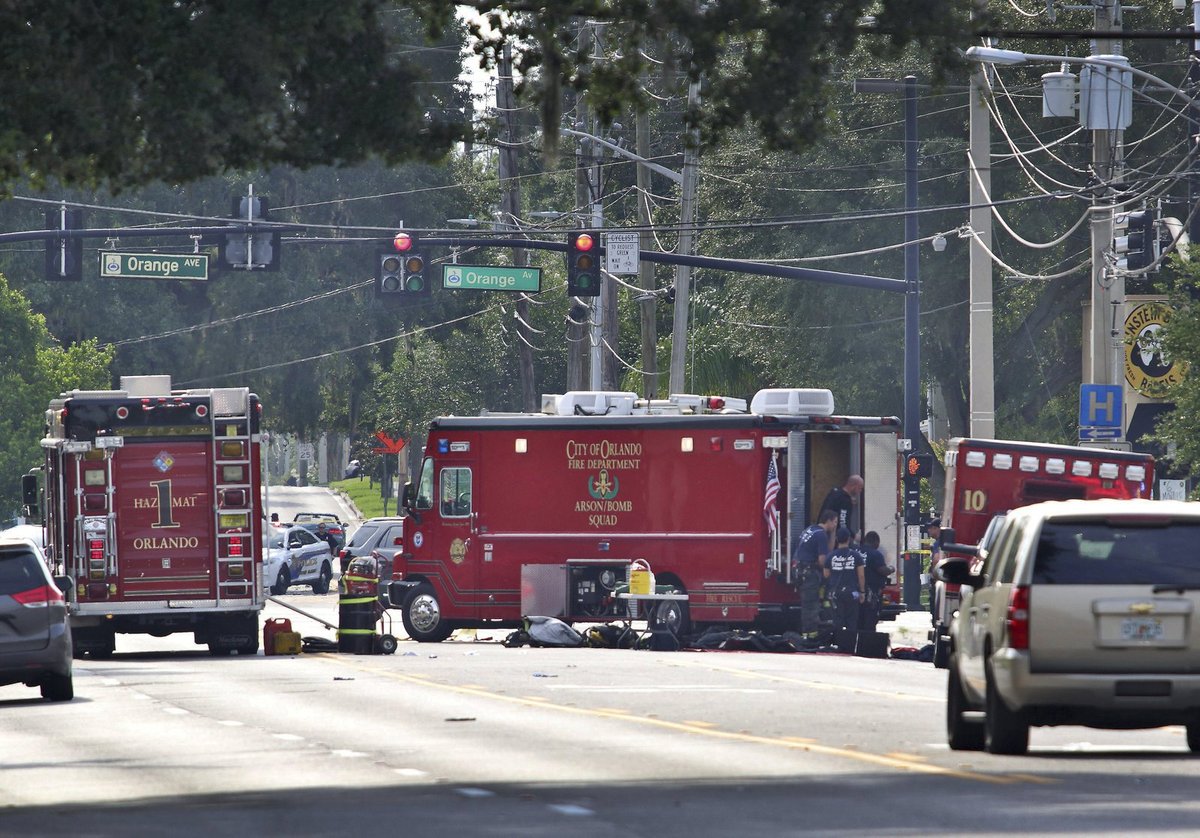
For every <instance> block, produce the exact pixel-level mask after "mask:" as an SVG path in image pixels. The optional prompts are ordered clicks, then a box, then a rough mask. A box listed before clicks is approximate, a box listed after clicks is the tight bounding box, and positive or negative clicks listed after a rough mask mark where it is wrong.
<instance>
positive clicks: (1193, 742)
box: [1187, 721, 1200, 754]
mask: <svg viewBox="0 0 1200 838" xmlns="http://www.w3.org/2000/svg"><path fill="white" fill-rule="evenodd" d="M1187 744H1188V750H1189V751H1191V752H1192V753H1193V754H1195V753H1200V721H1196V722H1189V723H1188V726H1187Z"/></svg>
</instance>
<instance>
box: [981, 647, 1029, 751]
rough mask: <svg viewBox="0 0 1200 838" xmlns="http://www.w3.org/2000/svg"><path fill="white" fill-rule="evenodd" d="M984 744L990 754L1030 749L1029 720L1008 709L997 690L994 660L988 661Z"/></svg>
mask: <svg viewBox="0 0 1200 838" xmlns="http://www.w3.org/2000/svg"><path fill="white" fill-rule="evenodd" d="M983 729H984V745H985V747H986V748H987V752H988V753H989V754H1014V755H1019V754H1023V753H1025V752H1026V751H1028V750H1029V722H1027V721H1026V720H1025V717H1024V716H1023V715H1022V714H1021V713H1019V712H1018V713H1014V712H1013V711H1012V710H1009V709H1008V705H1007V704H1005V703H1004V699H1002V698H1001V697H1000V693H999V692H997V690H996V679H995V677H994V675H993V673H992V662H991V661H990V660H989V661H988V663H987V707H986V709H985V710H984V720H983Z"/></svg>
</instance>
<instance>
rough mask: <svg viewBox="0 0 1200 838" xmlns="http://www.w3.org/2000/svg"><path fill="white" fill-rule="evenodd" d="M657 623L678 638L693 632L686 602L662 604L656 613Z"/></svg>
mask: <svg viewBox="0 0 1200 838" xmlns="http://www.w3.org/2000/svg"><path fill="white" fill-rule="evenodd" d="M655 622H657V623H658V624H659V625H661V626H664V627H666V628H667V629H669V630H670V632H671V634H673V635H675V636H676V637H683V636H684V635H686V634H687V633H688V632H690V631H691V630H692V621H691V619H690V617H689V614H688V604H687V603H686V602H670V601H668V602H663V603H660V604H659V606H658V609H657V612H656V613H655Z"/></svg>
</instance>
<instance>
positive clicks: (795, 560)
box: [791, 509, 838, 647]
mask: <svg viewBox="0 0 1200 838" xmlns="http://www.w3.org/2000/svg"><path fill="white" fill-rule="evenodd" d="M837 520H838V517H837V513H836V512H834V511H833V510H832V509H824V510H822V511H821V514H820V516H819V517H818V518H817V523H815V524H812V525H811V526H809V527H808V528H807V529H806V530H804V532H802V533H800V537H799V538H797V539H796V541H795V546H794V547H793V548H792V557H791V559H792V576H791V578H792V581H793V584H795V585H796V587H797V589H798V590H799V593H800V635H801V639H802V640H803V641H804V644H805V646H806V647H815V646H816V645H817V644H818V642H819V641H818V635H819V634H820V630H821V581H822V579H823V578H824V575H825V571H826V569H827V568H828V565H827V564H826V559H828V558H829V537H830V535H831V534H832V533H833V531H834V530H835V529H836V528H837Z"/></svg>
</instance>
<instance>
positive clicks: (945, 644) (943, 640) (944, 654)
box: [933, 628, 950, 669]
mask: <svg viewBox="0 0 1200 838" xmlns="http://www.w3.org/2000/svg"><path fill="white" fill-rule="evenodd" d="M933 632H934V637H933V665H934V667H935V668H937V669H946V668H947V667H948V666H950V638H948V637H946V636H944V635H943V634H942V632H941V629H940V628H935V629H934V630H933Z"/></svg>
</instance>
